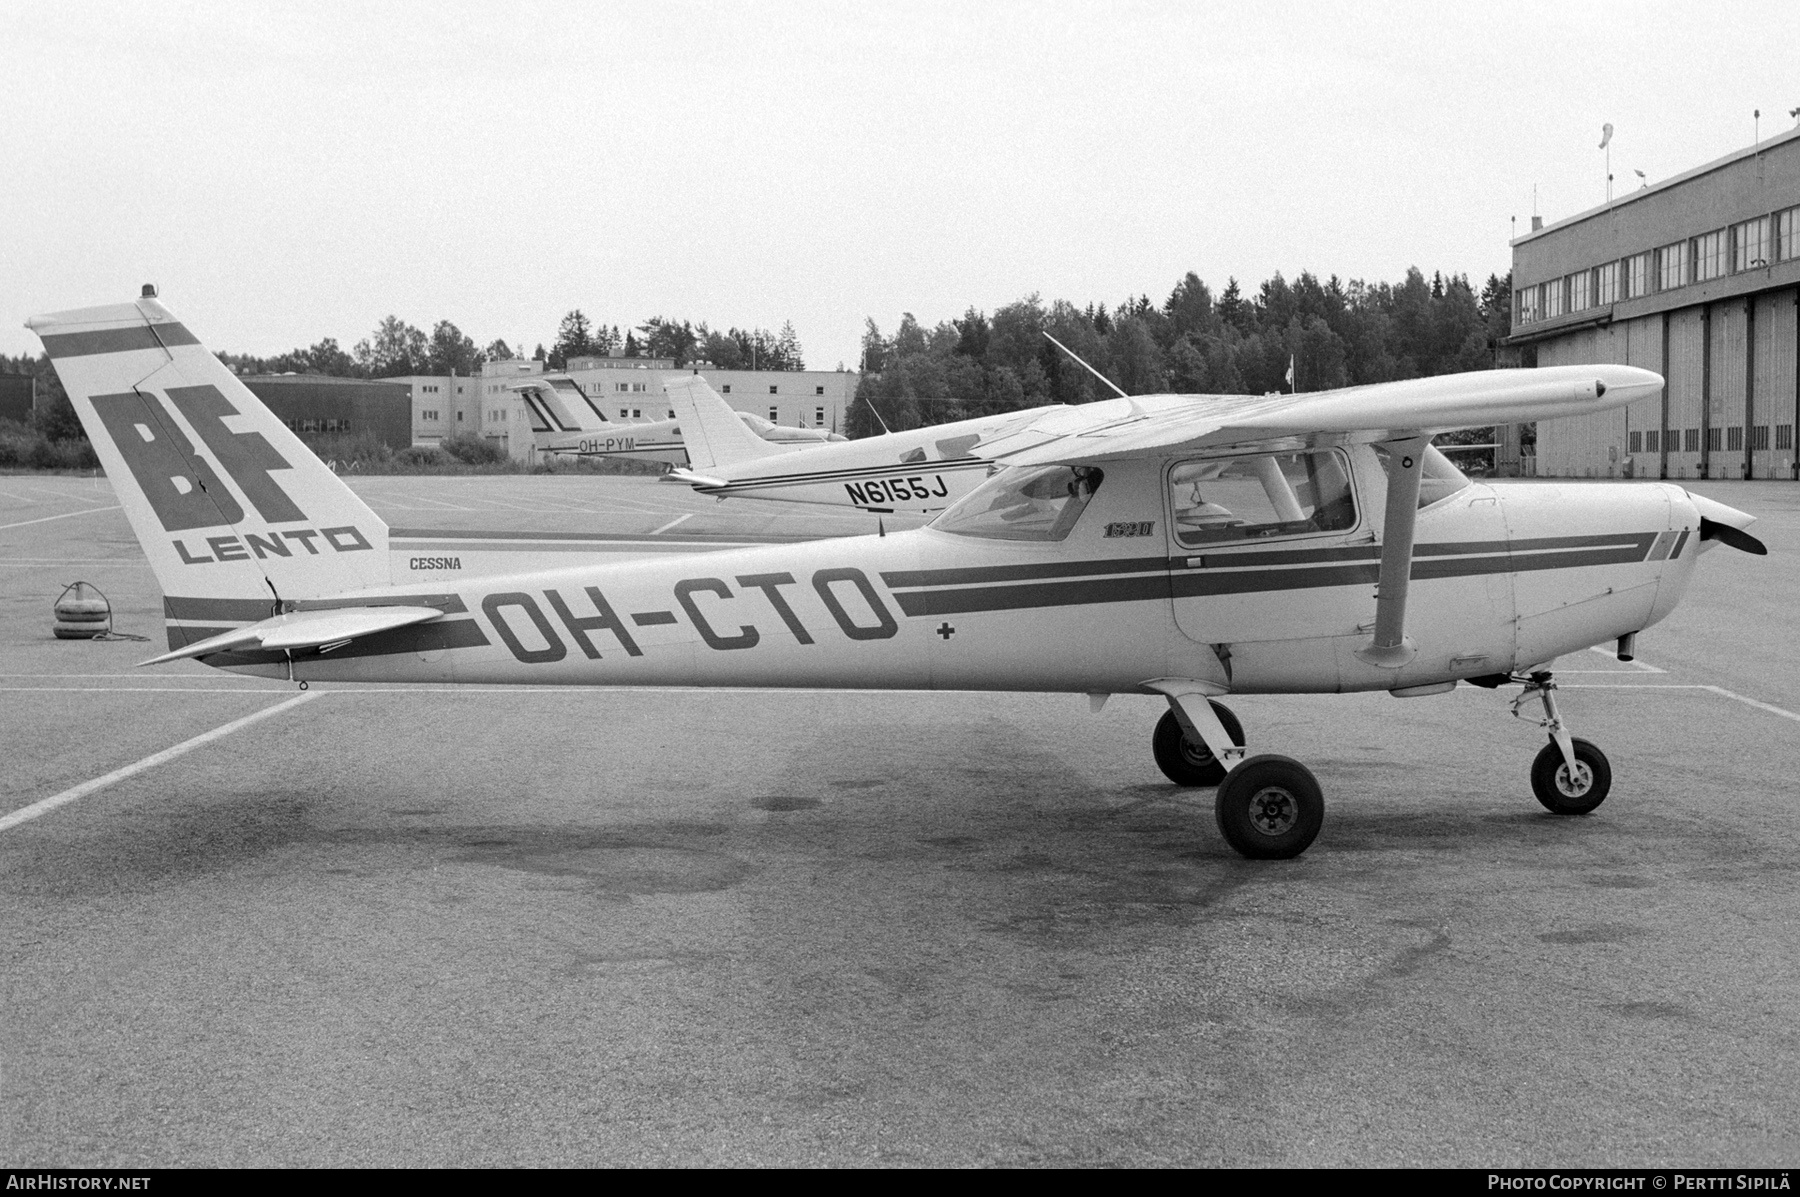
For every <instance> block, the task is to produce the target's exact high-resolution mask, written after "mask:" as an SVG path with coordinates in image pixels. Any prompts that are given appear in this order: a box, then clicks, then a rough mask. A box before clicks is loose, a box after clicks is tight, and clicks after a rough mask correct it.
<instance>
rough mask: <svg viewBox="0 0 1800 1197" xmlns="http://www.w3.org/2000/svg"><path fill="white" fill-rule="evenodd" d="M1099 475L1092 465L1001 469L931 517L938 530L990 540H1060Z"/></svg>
mask: <svg viewBox="0 0 1800 1197" xmlns="http://www.w3.org/2000/svg"><path fill="white" fill-rule="evenodd" d="M1104 477H1105V475H1104V474H1103V473H1101V472H1100V471H1099V470H1097V469H1095V468H1094V467H1093V466H1071V465H1049V466H1018V467H1015V468H1013V469H1010V470H1001V471H1000V472H999V473H998V474H995V475H994V476H993V477H992V478H989V479H988V480H987V481H986V482H983V483H982V484H981V485H980V486H978V487H976V488H975V489H974V490H972V491H970V492H969V493H968V494H967V495H964V496H963V498H962V501H961V502H958V503H956V504H955V505H953V506H952V507H951V508H950V510H948V511H946V512H944V514H942V515H940V516H938V517H937V519H935V520H933V521H932V523H931V526H932V527H933V528H936V529H937V530H938V531H940V532H951V533H954V534H956V535H957V536H981V537H986V538H988V539H990V540H1046V541H1048V540H1062V539H1063V538H1065V537H1066V536H1068V534H1069V531H1070V529H1072V528H1074V526H1075V521H1076V520H1078V519H1080V518H1081V513H1082V512H1083V511H1084V510H1086V509H1087V505H1088V502H1089V501H1090V500H1092V499H1093V497H1094V492H1095V491H1097V490H1099V489H1100V482H1101V480H1102V479H1103V478H1104Z"/></svg>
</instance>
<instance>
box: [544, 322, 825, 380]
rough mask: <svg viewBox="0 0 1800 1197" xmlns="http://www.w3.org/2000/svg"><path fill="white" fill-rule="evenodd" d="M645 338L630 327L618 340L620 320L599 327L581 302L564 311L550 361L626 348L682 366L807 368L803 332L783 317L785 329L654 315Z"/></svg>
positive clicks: (628, 353)
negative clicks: (720, 325)
mask: <svg viewBox="0 0 1800 1197" xmlns="http://www.w3.org/2000/svg"><path fill="white" fill-rule="evenodd" d="M637 332H639V333H642V334H643V337H642V339H639V338H638V337H637V336H635V335H633V334H632V333H630V332H627V333H626V334H625V339H624V341H623V342H621V341H620V340H619V326H618V325H616V324H615V325H613V326H612V327H611V328H607V327H606V326H605V325H604V324H602V325H599V326H598V327H594V326H591V325H589V323H588V319H587V317H586V316H585V315H583V314H582V312H581V309H580V308H577V309H575V310H574V311H572V312H570V313H569V314H568V315H567V316H564V317H563V322H562V327H561V328H559V329H558V330H557V333H556V343H555V344H554V345H553V346H551V348H550V354H549V364H550V365H551V367H552V368H554V369H562V368H563V366H564V365H565V364H566V363H567V362H568V360H569V359H570V358H575V357H583V356H588V355H594V356H607V355H611V354H613V353H617V352H621V351H622V353H623V356H625V357H650V358H670V359H672V360H673V361H674V362H675V365H676V367H677V368H680V367H684V366H687V365H690V364H692V363H694V362H696V361H704V362H710V363H712V365H713V366H714V367H715V368H716V369H720V370H804V369H806V361H805V358H804V356H803V355H802V353H801V350H800V338H799V337H798V336H797V335H795V333H794V326H793V323H792V322H786V323H783V324H782V326H781V332H779V333H771V332H770V331H769V330H768V329H766V328H755V329H744V328H736V327H733V328H729V329H726V330H725V331H724V332H715V331H714V330H713V329H712V328H710V327H708V326H707V324H706V322H705V321H704V320H703V321H701V322H700V323H699V324H690V323H689V322H688V321H686V320H680V321H676V320H667V319H664V318H663V317H661V316H652V317H650V319H648V320H646V321H644V323H643V324H641V325H639V326H638V328H637Z"/></svg>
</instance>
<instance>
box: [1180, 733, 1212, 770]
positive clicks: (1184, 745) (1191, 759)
mask: <svg viewBox="0 0 1800 1197" xmlns="http://www.w3.org/2000/svg"><path fill="white" fill-rule="evenodd" d="M1181 755H1182V756H1183V757H1185V758H1187V763H1188V764H1190V765H1210V764H1212V763H1213V754H1212V750H1211V749H1209V748H1208V747H1207V746H1206V745H1205V744H1204V743H1200V744H1196V743H1194V742H1193V741H1192V740H1190V739H1188V738H1186V737H1185V736H1184V737H1182V740H1181Z"/></svg>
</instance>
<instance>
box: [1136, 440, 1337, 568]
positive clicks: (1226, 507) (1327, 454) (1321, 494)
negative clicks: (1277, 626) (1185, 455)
mask: <svg viewBox="0 0 1800 1197" xmlns="http://www.w3.org/2000/svg"><path fill="white" fill-rule="evenodd" d="M1169 492H1170V495H1169V497H1170V500H1171V506H1172V507H1173V509H1174V513H1175V539H1176V541H1177V542H1178V543H1179V544H1181V545H1183V546H1184V547H1187V548H1192V547H1194V546H1196V545H1202V544H1219V543H1230V542H1232V541H1240V540H1262V539H1266V538H1269V537H1274V536H1299V535H1304V534H1306V533H1312V532H1343V531H1348V530H1350V529H1351V528H1354V527H1355V526H1356V500H1355V498H1354V497H1353V495H1352V491H1351V487H1350V474H1349V471H1348V470H1347V469H1346V468H1345V465H1344V458H1343V455H1342V454H1340V453H1337V452H1333V451H1330V450H1324V451H1318V452H1299V453H1269V454H1263V455H1260V456H1257V457H1228V458H1215V459H1212V460H1206V461H1184V462H1182V463H1181V464H1180V465H1177V466H1176V467H1175V468H1174V469H1173V470H1171V471H1170V472H1169Z"/></svg>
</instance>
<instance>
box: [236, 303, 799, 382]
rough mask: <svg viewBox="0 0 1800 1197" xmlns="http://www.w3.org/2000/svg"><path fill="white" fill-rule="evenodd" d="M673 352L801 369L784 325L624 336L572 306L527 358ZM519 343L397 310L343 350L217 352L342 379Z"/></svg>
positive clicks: (656, 321) (439, 370) (562, 361)
mask: <svg viewBox="0 0 1800 1197" xmlns="http://www.w3.org/2000/svg"><path fill="white" fill-rule="evenodd" d="M615 353H623V355H624V356H625V357H651V358H673V359H674V361H675V364H676V365H677V366H686V365H688V364H689V363H690V362H693V361H695V360H696V359H704V360H708V361H711V362H712V363H713V365H715V366H717V367H719V368H720V369H726V370H736V369H744V370H750V369H757V370H804V369H805V368H806V364H805V362H804V360H803V358H802V356H801V351H800V340H799V338H798V337H797V336H796V335H795V334H794V326H793V325H792V324H791V323H789V324H783V325H782V326H781V332H780V333H779V334H776V333H771V332H770V331H769V330H768V329H766V328H758V329H740V328H735V327H734V328H731V329H728V330H727V331H725V332H714V331H713V330H712V329H710V328H709V327H707V325H706V324H705V322H701V323H700V324H690V323H689V322H688V321H686V320H682V321H679V322H677V321H674V320H665V319H664V318H663V317H661V316H652V317H651V318H650V319H649V320H646V321H645V322H644V323H643V324H641V325H639V326H637V328H636V329H634V330H627V331H626V332H625V333H624V335H623V336H622V337H621V335H620V331H619V326H618V325H616V324H615V325H612V326H611V327H608V326H607V325H604V324H600V325H595V324H593V323H591V322H590V321H589V320H588V318H587V316H586V315H584V314H583V313H582V311H581V309H579V308H577V309H575V310H574V311H572V312H570V313H569V314H568V315H566V316H564V317H563V320H562V325H561V326H560V327H559V328H558V329H557V334H556V340H555V341H554V343H553V344H552V345H551V347H550V348H549V349H545V348H544V346H543V345H541V344H540V345H538V347H537V349H536V350H535V351H534V352H533V353H532V354H531V356H532V357H534V358H536V359H537V360H539V361H542V362H544V363H546V364H547V365H548V366H549V367H550V368H551V369H553V370H561V369H563V368H564V367H566V366H567V364H568V362H569V359H570V358H575V357H584V356H599V357H605V356H611V355H613V354H615ZM524 356H525V349H524V346H522V345H521V346H513V345H508V344H507V343H506V342H505V341H504V340H496V341H493V342H491V343H490V344H488V345H487V347H486V348H482V347H479V346H477V345H476V343H475V341H474V339H473V338H471V337H470V336H469V335H468V334H467V333H465V332H463V331H462V329H460V328H458V327H457V326H456V325H454V324H452V323H451V322H450V321H448V320H440V321H438V322H437V323H436V324H434V325H433V326H432V328H431V333H430V335H426V333H425V331H424V330H423V329H420V328H417V327H415V326H413V325H411V324H408V323H407V322H406V321H404V320H402V319H400V317H398V316H388V317H386V318H384V319H383V320H382V321H381V323H380V324H379V325H377V326H376V328H375V331H374V332H373V333H371V334H370V335H369V336H368V337H366V338H365V339H363V340H361V341H358V342H357V343H356V345H355V347H354V348H352V349H350V350H349V351H347V352H346V351H345V350H344V348H343V347H342V346H341V345H339V344H338V342H337V340H336V339H335V338H333V337H326V338H325V339H324V340H322V341H320V342H319V343H318V344H316V345H314V346H312V347H311V348H308V349H293V350H290V351H288V352H287V353H282V354H277V355H275V356H274V357H256V356H254V355H251V354H244V353H221V354H219V358H220V359H221V360H222V361H224V362H225V364H226V365H228V366H230V367H231V368H232V369H234V370H236V371H237V372H238V373H240V374H285V373H290V372H291V373H295V374H332V375H337V376H338V377H341V378H398V377H401V376H403V375H407V374H451V373H455V374H473V373H475V372H477V371H478V370H480V369H481V364H482V363H483V362H489V361H506V360H509V359H512V358H516V357H524Z"/></svg>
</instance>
